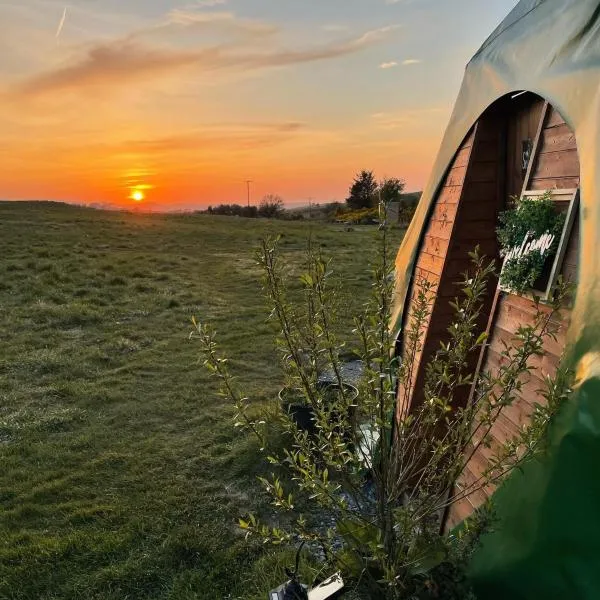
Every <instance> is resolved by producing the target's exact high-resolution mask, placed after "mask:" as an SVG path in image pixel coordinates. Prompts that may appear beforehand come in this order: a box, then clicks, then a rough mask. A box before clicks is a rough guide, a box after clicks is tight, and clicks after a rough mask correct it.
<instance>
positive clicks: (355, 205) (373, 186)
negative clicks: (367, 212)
mask: <svg viewBox="0 0 600 600" xmlns="http://www.w3.org/2000/svg"><path fill="white" fill-rule="evenodd" d="M376 191H377V182H376V181H375V177H374V175H373V171H361V172H360V173H359V174H358V175H357V176H356V177H355V178H354V183H353V184H352V185H351V186H350V192H349V194H350V195H349V196H348V198H346V204H348V206H349V207H350V208H352V209H354V210H356V209H359V208H369V207H371V206H374V205H375V203H376V202H375V192H376Z"/></svg>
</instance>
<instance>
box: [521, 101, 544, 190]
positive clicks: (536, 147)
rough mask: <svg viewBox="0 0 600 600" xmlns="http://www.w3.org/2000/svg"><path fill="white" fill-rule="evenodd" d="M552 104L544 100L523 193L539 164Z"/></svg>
mask: <svg viewBox="0 0 600 600" xmlns="http://www.w3.org/2000/svg"><path fill="white" fill-rule="evenodd" d="M549 106H550V104H549V102H548V101H546V102H544V107H543V108H542V114H541V115H540V122H539V124H538V130H537V133H536V134H535V141H534V142H533V148H532V150H531V158H530V159H529V165H528V166H527V173H526V174H525V179H524V180H523V189H522V190H521V195H523V193H524V192H525V191H526V190H527V189H528V188H529V182H530V181H531V175H532V174H533V169H534V167H535V165H536V164H537V157H538V150H539V147H540V140H541V139H542V133H543V131H544V125H545V124H546V117H547V116H548V112H549V111H548V108H549Z"/></svg>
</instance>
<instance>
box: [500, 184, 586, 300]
mask: <svg viewBox="0 0 600 600" xmlns="http://www.w3.org/2000/svg"><path fill="white" fill-rule="evenodd" d="M548 194H551V199H552V202H553V203H554V204H555V206H556V208H557V211H559V212H563V213H565V221H564V225H563V227H562V232H561V233H560V239H559V240H558V245H557V247H556V253H555V254H554V256H551V257H549V258H548V260H547V262H546V264H545V265H544V268H543V270H542V273H541V274H540V276H539V277H538V278H537V280H536V281H535V283H534V284H533V286H532V287H531V293H532V295H533V294H535V295H541V298H542V300H549V299H550V295H551V294H552V290H553V288H554V286H555V285H556V281H557V279H558V276H559V274H560V272H561V269H562V266H563V261H564V258H565V253H566V249H567V244H568V242H569V238H570V236H571V231H572V229H573V223H574V222H575V217H576V215H577V209H578V207H579V188H576V189H563V190H549V191H545V190H528V191H526V192H523V194H522V197H523V198H528V199H531V200H533V199H535V198H541V197H542V196H547V195H548ZM554 243H555V238H554V237H553V236H551V235H549V234H545V235H541V236H540V237H539V238H533V237H531V238H529V237H528V236H526V237H525V239H524V240H523V242H522V244H521V245H520V247H515V248H514V249H513V250H511V253H509V255H508V256H506V257H505V262H504V264H506V262H507V260H508V259H510V258H514V257H519V256H522V255H523V254H526V253H527V252H530V251H540V252H541V253H542V254H543V253H544V251H545V250H547V249H549V248H550V247H551V246H552V245H554ZM513 254H514V256H513ZM504 264H503V269H504ZM500 289H501V290H502V291H503V292H507V293H512V290H510V289H507V288H504V287H503V286H500Z"/></svg>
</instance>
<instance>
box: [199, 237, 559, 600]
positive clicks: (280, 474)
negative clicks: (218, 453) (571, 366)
mask: <svg viewBox="0 0 600 600" xmlns="http://www.w3.org/2000/svg"><path fill="white" fill-rule="evenodd" d="M380 235H381V249H380V252H379V255H378V257H377V259H376V261H375V263H374V265H373V267H372V273H373V292H372V295H371V299H370V301H369V303H368V305H367V306H366V308H365V311H364V314H361V315H358V316H356V317H355V318H354V333H355V334H356V339H357V342H358V343H357V349H356V352H357V353H358V355H359V356H360V357H361V359H362V361H363V365H364V373H363V377H362V380H361V383H360V395H359V397H358V400H356V399H355V395H354V394H352V393H351V391H350V390H348V389H347V388H346V387H345V386H344V383H345V382H344V377H343V371H342V360H341V358H340V357H341V356H343V355H344V354H346V353H347V350H346V349H345V345H344V343H343V342H342V341H340V338H339V337H338V335H336V331H338V329H339V326H340V324H341V323H342V319H341V315H343V314H344V313H343V310H341V309H340V307H339V306H338V305H337V298H338V294H337V289H336V286H335V285H333V283H332V281H333V280H332V268H331V263H330V262H329V261H327V260H325V258H324V257H323V256H322V254H321V252H320V251H318V250H315V249H313V248H309V252H308V257H307V268H306V271H305V272H304V274H303V275H302V276H301V285H302V289H303V299H302V301H301V302H297V301H291V300H290V299H289V295H288V289H289V286H288V277H287V274H286V265H285V264H284V263H282V261H281V259H280V257H279V255H278V252H277V240H266V241H263V243H262V246H261V248H260V251H259V253H258V261H259V263H260V265H261V266H262V269H263V272H264V276H265V279H264V282H265V290H266V295H267V298H268V300H269V303H270V306H271V308H272V313H271V314H272V317H273V318H274V319H275V320H276V322H277V324H278V326H279V335H278V337H277V344H278V347H279V349H280V351H281V359H282V360H281V365H282V369H283V371H284V373H285V377H286V384H287V386H289V387H293V388H295V389H296V390H298V393H300V394H301V396H302V398H303V401H304V403H305V404H306V405H307V406H308V407H310V410H311V411H312V414H313V418H314V428H311V431H310V432H309V431H306V430H304V429H302V428H300V427H298V425H297V424H296V422H295V420H294V418H293V415H292V414H290V413H288V412H286V411H285V410H280V411H279V412H278V413H277V415H276V416H273V415H271V417H270V418H264V417H261V416H259V417H256V416H255V415H256V406H254V407H253V410H250V400H249V399H248V398H247V397H246V395H245V394H244V393H243V390H240V389H239V388H238V387H237V385H236V382H235V380H234V379H233V378H232V376H231V375H230V373H229V370H228V363H227V360H226V359H225V358H223V357H221V356H219V354H218V348H217V344H216V341H215V332H214V331H213V330H212V329H211V328H210V326H207V325H203V324H199V323H196V322H194V325H195V330H194V335H196V336H198V337H199V339H200V342H201V344H202V347H203V352H204V357H205V365H206V367H207V368H208V369H209V370H210V371H211V372H213V373H214V374H215V375H216V376H217V377H219V378H220V381H221V383H222V386H223V393H224V394H225V395H226V396H228V397H229V398H230V399H231V400H232V401H233V402H234V403H235V406H236V426H237V427H239V428H240V429H242V430H245V431H249V432H252V433H253V434H254V435H255V436H256V437H257V438H258V439H259V440H260V443H261V448H262V450H263V452H264V453H265V457H266V460H267V461H268V463H270V464H271V465H272V468H273V471H274V473H273V474H272V475H271V476H269V477H262V478H260V479H261V482H262V484H263V486H264V488H265V490H266V492H267V493H268V494H269V496H270V497H271V500H272V503H273V505H274V506H275V507H276V508H277V509H278V510H280V511H282V512H283V513H285V515H286V516H285V517H282V519H281V521H280V523H279V524H278V525H277V526H273V525H270V524H266V523H263V522H261V520H260V519H259V518H257V517H256V516H255V515H248V516H246V517H245V518H244V519H241V520H240V526H241V527H242V528H243V529H244V530H246V531H247V532H248V534H249V535H257V536H260V537H262V538H263V539H264V540H266V541H268V542H270V543H273V544H275V545H279V546H289V545H293V544H295V543H298V542H299V541H304V542H306V543H307V547H308V548H310V549H311V550H312V551H313V553H314V555H315V556H316V557H318V558H319V559H320V561H321V562H322V563H323V568H324V569H328V568H329V569H334V568H340V569H342V570H343V571H344V573H345V575H346V577H347V578H349V579H350V580H353V581H354V582H355V583H356V584H357V585H360V586H361V587H362V588H363V591H362V593H363V594H364V595H366V596H368V597H370V598H429V597H439V596H438V592H439V591H440V590H442V589H443V593H444V597H447V598H455V597H456V598H466V597H467V596H468V593H469V592H468V584H467V581H466V577H465V565H466V563H467V561H468V559H469V556H470V555H471V553H472V551H473V550H474V548H476V547H477V544H478V543H479V539H480V537H481V535H482V534H483V533H484V532H485V531H486V530H487V528H488V527H489V525H490V522H491V521H492V514H493V513H492V508H491V504H490V503H488V504H487V505H486V506H484V507H483V508H482V509H481V510H479V511H477V512H476V513H475V514H474V515H473V516H472V517H471V518H470V519H468V520H467V521H466V522H465V523H464V524H463V526H462V527H461V528H460V530H459V531H457V532H451V533H445V532H444V530H443V515H444V513H445V511H446V509H447V508H448V507H449V506H450V505H451V504H452V503H454V502H456V501H458V500H460V499H462V498H465V497H467V496H469V495H470V494H472V493H473V492H476V491H479V490H484V489H486V488H488V487H489V486H490V485H495V484H497V483H499V482H501V481H502V480H503V479H504V478H505V477H506V476H507V475H508V474H509V473H510V472H511V471H512V470H513V469H515V468H519V467H520V466H521V465H522V464H523V463H524V462H525V461H527V460H529V459H531V458H532V457H533V456H535V455H537V454H539V453H540V452H542V451H543V444H542V441H543V439H544V432H545V428H546V425H547V423H548V421H549V420H550V419H551V418H552V416H553V415H554V413H555V412H556V410H557V408H558V406H559V404H560V402H561V401H562V400H563V399H564V397H565V394H566V393H567V392H568V391H569V382H570V374H569V373H568V372H566V371H561V372H559V375H558V376H557V378H556V379H555V380H553V381H548V389H547V391H546V392H545V395H546V398H547V400H548V402H547V405H546V406H545V407H544V408H542V407H538V408H537V409H536V412H535V414H534V416H533V418H532V421H531V424H530V425H529V427H526V428H524V429H523V430H522V432H521V433H520V434H519V435H518V436H517V437H515V438H514V439H512V440H509V441H508V442H507V443H506V444H504V445H503V446H502V447H500V448H496V449H495V450H494V451H493V459H491V460H490V461H489V465H488V467H487V468H486V469H485V470H484V472H483V473H482V475H481V477H480V478H479V479H478V480H477V481H475V482H474V483H472V484H470V485H466V486H463V487H461V486H457V481H458V480H459V479H460V476H461V474H462V473H463V472H464V470H465V468H466V465H467V463H468V462H469V460H470V458H471V457H472V456H473V455H474V453H475V452H476V451H477V450H478V449H479V448H481V447H482V446H489V444H490V432H491V430H492V427H493V425H494V423H495V422H496V420H497V419H498V417H499V415H500V414H501V411H502V409H503V408H504V407H506V406H510V405H511V404H512V403H513V402H514V401H515V399H516V397H517V394H518V392H519V391H520V389H521V379H522V376H523V375H525V374H527V373H528V371H529V370H531V366H530V359H531V358H532V357H534V356H540V355H542V354H543V343H544V340H545V339H546V338H548V337H552V336H554V333H555V332H554V330H553V327H552V317H553V315H554V312H555V311H556V310H558V308H559V306H560V305H561V303H562V301H563V299H564V297H565V294H566V293H567V289H566V287H565V286H563V285H562V284H561V285H560V286H559V289H558V290H557V293H556V296H555V301H554V304H553V306H552V308H551V309H550V310H543V309H542V307H540V306H538V310H537V313H536V315H535V318H534V320H533V322H532V323H531V324H528V325H527V324H525V325H522V326H521V327H520V328H519V330H518V332H517V334H516V341H515V343H514V344H512V345H510V346H508V345H507V346H506V348H505V350H504V351H503V353H502V366H501V367H500V368H499V370H498V371H497V372H493V373H492V372H484V373H482V374H481V377H480V378H479V379H478V382H477V385H475V386H474V390H475V392H474V400H473V401H472V402H467V403H465V402H464V401H461V400H460V399H461V398H464V392H465V390H466V389H471V387H472V386H473V384H474V374H473V372H472V371H470V370H469V367H468V365H469V364H470V363H469V360H468V357H469V356H472V354H473V353H477V352H479V351H480V350H481V349H482V347H483V346H484V344H485V343H486V334H485V333H482V332H481V331H479V329H478V325H477V324H478V323H479V322H480V321H481V319H480V316H481V311H482V306H483V299H484V294H485V290H486V288H487V281H488V279H489V277H490V276H491V275H492V273H493V265H492V263H490V262H488V261H486V259H485V258H484V257H482V256H480V255H479V253H478V251H477V250H475V251H474V252H473V253H472V254H471V268H470V270H469V271H468V272H467V273H465V274H464V277H463V279H462V281H461V282H460V285H459V291H458V295H457V297H456V299H455V300H454V301H453V302H452V307H453V310H454V312H455V315H456V317H455V320H454V323H453V325H452V326H451V327H450V328H449V330H448V341H447V342H446V343H443V344H442V345H441V347H440V348H439V350H438V351H437V353H435V356H434V357H433V358H432V359H431V361H430V362H429V364H428V366H427V371H426V382H425V386H424V400H423V402H422V403H421V404H420V405H418V406H413V407H411V408H410V409H409V396H410V394H409V390H410V389H411V382H412V378H413V376H414V372H413V371H414V369H415V365H416V362H415V361H416V357H417V356H419V354H420V352H421V350H422V349H423V331H424V327H425V323H427V322H428V318H429V315H430V313H431V305H432V298H433V288H432V286H431V284H430V283H428V282H427V281H419V282H418V283H417V291H416V294H415V301H414V304H413V309H412V316H411V318H410V319H409V320H408V325H407V329H406V331H405V334H404V340H405V348H404V352H403V357H404V358H403V361H402V362H400V361H399V359H398V358H397V357H396V356H395V355H394V352H393V349H394V345H395V344H394V342H395V340H394V339H393V336H392V334H391V332H390V327H389V324H390V317H391V309H392V298H393V289H394V277H393V257H392V255H391V249H390V248H389V243H388V239H387V234H386V231H385V228H382V230H381V233H380ZM345 319H346V317H345V316H344V320H345ZM324 371H327V372H329V373H330V374H331V375H332V377H333V380H334V381H335V382H336V383H337V390H338V393H337V394H335V395H334V396H333V397H331V395H330V396H329V397H326V396H325V394H324V392H323V386H322V385H320V381H321V377H322V374H323V372H324ZM398 390H401V393H400V394H398ZM274 419H276V420H277V423H276V424H275V423H274V422H273V420H274ZM355 420H357V421H358V422H359V423H360V426H359V427H357V426H355ZM275 425H277V427H278V428H281V430H282V431H283V432H284V436H283V439H284V440H287V444H284V447H279V446H275V447H273V446H272V445H271V444H270V443H269V440H270V439H271V440H272V439H273V436H269V435H268V434H269V432H270V431H271V430H272V428H273V427H275ZM275 471H276V472H277V474H275Z"/></svg>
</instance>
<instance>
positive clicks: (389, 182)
mask: <svg viewBox="0 0 600 600" xmlns="http://www.w3.org/2000/svg"><path fill="white" fill-rule="evenodd" d="M404 186H405V183H404V181H403V180H402V179H398V178H397V177H386V178H385V179H383V181H382V182H381V183H380V184H379V192H380V194H381V201H382V202H383V203H385V204H386V205H387V204H389V203H390V202H400V201H401V198H402V192H403V191H404Z"/></svg>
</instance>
